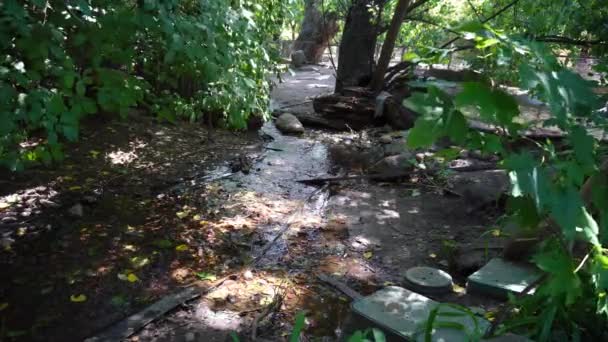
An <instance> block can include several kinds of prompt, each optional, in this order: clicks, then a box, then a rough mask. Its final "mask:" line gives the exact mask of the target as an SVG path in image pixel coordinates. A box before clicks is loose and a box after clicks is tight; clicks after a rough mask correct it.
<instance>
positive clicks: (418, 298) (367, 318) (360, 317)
mask: <svg viewBox="0 0 608 342" xmlns="http://www.w3.org/2000/svg"><path fill="white" fill-rule="evenodd" d="M439 305H440V303H438V302H436V301H434V300H432V299H430V298H427V297H425V296H423V295H420V294H418V293H415V292H412V291H409V290H407V289H404V288H401V287H396V286H389V287H386V288H384V289H382V290H380V291H378V292H376V293H374V294H372V295H371V296H368V297H365V298H362V299H359V300H357V301H355V302H354V303H353V305H352V316H351V319H350V321H349V324H347V326H346V329H345V332H346V333H347V334H348V333H349V332H351V331H355V330H365V329H367V328H379V329H381V330H383V331H384V333H385V334H386V337H387V339H386V340H387V341H403V340H405V341H424V328H425V323H426V321H427V320H428V318H429V315H430V314H431V312H432V311H433V310H434V309H436V308H437V307H438V306H439ZM438 311H439V312H440V313H452V314H453V315H443V316H441V315H440V316H438V318H437V320H439V321H441V322H436V323H446V322H450V323H451V324H452V325H460V326H462V327H464V330H465V331H463V330H460V329H454V328H447V327H446V328H443V327H441V328H437V327H436V328H434V329H433V333H432V338H431V340H432V341H455V342H459V341H468V340H469V338H468V336H467V334H469V335H477V336H481V335H483V334H484V333H485V331H486V330H487V328H488V327H489V325H490V324H489V322H488V321H486V320H485V319H483V318H482V317H472V316H470V315H466V314H462V315H457V314H456V313H458V312H459V311H458V310H457V309H454V308H452V307H448V306H440V307H439V308H438ZM444 326H445V324H444ZM476 326H477V329H476V328H475V327H476ZM476 330H477V331H476Z"/></svg>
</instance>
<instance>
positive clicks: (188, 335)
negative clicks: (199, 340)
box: [184, 332, 196, 342]
mask: <svg viewBox="0 0 608 342" xmlns="http://www.w3.org/2000/svg"><path fill="white" fill-rule="evenodd" d="M184 340H185V341H186V342H194V341H196V335H195V334H194V333H193V332H187V333H186V334H185V335H184Z"/></svg>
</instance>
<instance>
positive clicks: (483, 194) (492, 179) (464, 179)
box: [449, 170, 510, 213]
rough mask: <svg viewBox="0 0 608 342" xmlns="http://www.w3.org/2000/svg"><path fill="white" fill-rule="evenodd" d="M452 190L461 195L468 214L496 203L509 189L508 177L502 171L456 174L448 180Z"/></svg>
mask: <svg viewBox="0 0 608 342" xmlns="http://www.w3.org/2000/svg"><path fill="white" fill-rule="evenodd" d="M449 182H450V183H451V184H452V185H453V187H452V190H454V191H455V192H457V193H459V194H462V196H463V197H464V199H465V200H466V201H467V205H468V206H469V208H468V210H467V211H468V212H469V213H470V212H473V211H475V210H478V209H482V208H483V207H485V206H486V205H489V204H492V203H497V202H498V200H499V199H500V197H501V196H502V195H503V194H504V193H505V192H506V191H507V190H508V189H509V184H510V183H509V177H508V176H507V174H506V172H505V171H503V170H487V171H475V172H457V173H456V174H455V175H454V176H453V177H451V178H450V179H449Z"/></svg>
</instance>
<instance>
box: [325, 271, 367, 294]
mask: <svg viewBox="0 0 608 342" xmlns="http://www.w3.org/2000/svg"><path fill="white" fill-rule="evenodd" d="M317 278H319V280H321V281H322V282H324V283H327V284H329V285H331V286H332V287H334V288H335V289H337V290H339V291H340V292H342V293H344V294H345V295H346V296H347V297H348V298H350V299H352V300H356V299H361V298H363V295H362V294H360V293H359V292H357V291H355V290H353V289H351V288H350V287H348V285H346V284H344V283H343V282H341V281H338V280H336V279H334V278H333V277H331V276H328V275H327V274H323V273H319V274H317Z"/></svg>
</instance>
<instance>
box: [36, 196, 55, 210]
mask: <svg viewBox="0 0 608 342" xmlns="http://www.w3.org/2000/svg"><path fill="white" fill-rule="evenodd" d="M39 203H40V205H41V206H43V207H46V208H57V207H58V206H59V204H57V203H55V202H53V201H50V200H47V199H44V198H41V199H40V201H39Z"/></svg>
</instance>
